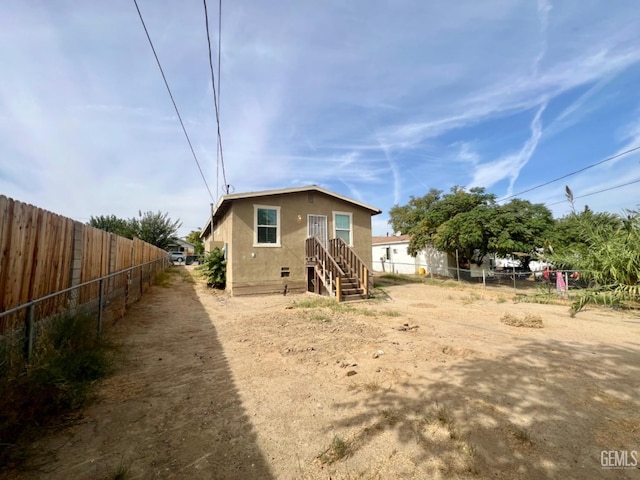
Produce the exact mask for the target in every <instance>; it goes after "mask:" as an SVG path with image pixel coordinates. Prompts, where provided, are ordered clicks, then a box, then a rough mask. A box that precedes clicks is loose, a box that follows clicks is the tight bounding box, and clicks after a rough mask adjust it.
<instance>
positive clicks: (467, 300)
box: [462, 293, 482, 305]
mask: <svg viewBox="0 0 640 480" xmlns="http://www.w3.org/2000/svg"><path fill="white" fill-rule="evenodd" d="M481 299H482V296H480V295H478V294H477V293H470V294H469V295H467V296H466V297H464V298H463V299H462V303H463V304H464V305H469V304H470V303H473V302H477V301H478V300H481Z"/></svg>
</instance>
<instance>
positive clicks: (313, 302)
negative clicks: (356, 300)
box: [291, 297, 355, 313]
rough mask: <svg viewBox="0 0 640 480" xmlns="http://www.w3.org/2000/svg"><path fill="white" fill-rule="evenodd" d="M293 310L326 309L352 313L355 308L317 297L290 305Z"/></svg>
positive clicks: (330, 299) (331, 299)
mask: <svg viewBox="0 0 640 480" xmlns="http://www.w3.org/2000/svg"><path fill="white" fill-rule="evenodd" d="M291 306H292V307H293V308H304V309H311V308H328V309H329V310H332V311H334V312H340V313H343V312H353V311H354V310H355V308H353V307H351V306H349V305H345V304H343V303H338V302H336V301H335V300H334V299H333V298H327V297H317V298H307V299H304V300H300V301H296V302H293V304H292V305H291Z"/></svg>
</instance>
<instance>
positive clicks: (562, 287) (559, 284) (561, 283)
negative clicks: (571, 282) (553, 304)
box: [556, 272, 567, 292]
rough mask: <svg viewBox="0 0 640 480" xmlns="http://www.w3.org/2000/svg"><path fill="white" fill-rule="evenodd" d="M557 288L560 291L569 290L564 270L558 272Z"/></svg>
mask: <svg viewBox="0 0 640 480" xmlns="http://www.w3.org/2000/svg"><path fill="white" fill-rule="evenodd" d="M556 290H557V291H559V292H566V291H567V284H566V283H564V277H563V276H562V272H556Z"/></svg>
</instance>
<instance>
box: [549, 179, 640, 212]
mask: <svg viewBox="0 0 640 480" xmlns="http://www.w3.org/2000/svg"><path fill="white" fill-rule="evenodd" d="M634 183H640V178H638V179H637V180H633V181H631V182H627V183H622V184H620V185H616V186H614V187H609V188H603V189H602V190H598V191H596V192H591V193H585V194H584V195H579V196H577V197H573V199H574V200H577V199H578V198H584V197H590V196H591V195H596V194H598V193H603V192H608V191H609V190H615V189H616V188H622V187H626V186H627V185H633V184H634ZM565 201H566V200H561V201H559V202H554V203H547V207H551V206H553V205H560V204H561V203H564V202H565Z"/></svg>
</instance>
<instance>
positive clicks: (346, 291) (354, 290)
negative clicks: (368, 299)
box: [342, 288, 364, 296]
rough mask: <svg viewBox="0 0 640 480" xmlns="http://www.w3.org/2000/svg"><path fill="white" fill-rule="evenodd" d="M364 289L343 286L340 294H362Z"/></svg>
mask: <svg viewBox="0 0 640 480" xmlns="http://www.w3.org/2000/svg"><path fill="white" fill-rule="evenodd" d="M363 293H364V290H363V289H361V288H343V289H342V295H343V296H345V295H362V294H363Z"/></svg>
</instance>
